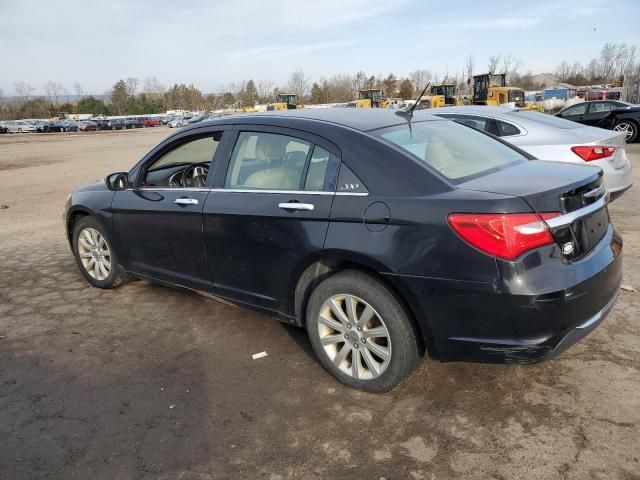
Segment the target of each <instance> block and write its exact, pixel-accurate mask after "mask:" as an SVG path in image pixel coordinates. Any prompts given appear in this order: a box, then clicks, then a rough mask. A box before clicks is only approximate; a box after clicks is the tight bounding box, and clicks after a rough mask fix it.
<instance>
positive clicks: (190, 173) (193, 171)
mask: <svg viewBox="0 0 640 480" xmlns="http://www.w3.org/2000/svg"><path fill="white" fill-rule="evenodd" d="M208 173H209V162H200V163H192V164H191V165H189V166H188V167H187V168H185V169H184V170H183V171H182V179H181V182H182V186H183V187H204V182H205V181H206V180H207V174H208Z"/></svg>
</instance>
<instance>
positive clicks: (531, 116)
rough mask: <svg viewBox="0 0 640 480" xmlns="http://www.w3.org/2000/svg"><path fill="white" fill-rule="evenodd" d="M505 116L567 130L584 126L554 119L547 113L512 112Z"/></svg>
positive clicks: (561, 119) (557, 118)
mask: <svg viewBox="0 0 640 480" xmlns="http://www.w3.org/2000/svg"><path fill="white" fill-rule="evenodd" d="M504 114H505V115H508V116H510V117H511V116H513V117H514V118H516V117H519V118H524V119H527V120H533V121H534V122H539V123H544V124H545V125H549V126H550V127H555V128H563V129H565V130H567V129H570V128H580V127H583V126H584V125H582V124H580V123H576V122H572V121H571V120H565V119H564V118H559V117H554V116H553V115H549V114H547V113H540V112H532V111H531V110H514V111H512V112H504Z"/></svg>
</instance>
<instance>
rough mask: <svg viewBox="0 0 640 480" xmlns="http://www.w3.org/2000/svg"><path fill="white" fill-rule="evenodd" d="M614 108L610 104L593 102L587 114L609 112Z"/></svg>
mask: <svg viewBox="0 0 640 480" xmlns="http://www.w3.org/2000/svg"><path fill="white" fill-rule="evenodd" d="M614 108H616V107H615V105H614V104H613V103H612V102H593V103H592V104H591V108H590V109H589V113H602V112H610V111H611V110H613V109H614Z"/></svg>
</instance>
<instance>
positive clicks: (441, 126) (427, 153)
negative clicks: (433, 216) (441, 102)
mask: <svg viewBox="0 0 640 480" xmlns="http://www.w3.org/2000/svg"><path fill="white" fill-rule="evenodd" d="M372 133H373V134H374V135H377V136H378V137H379V138H381V139H383V140H384V141H386V142H388V143H390V144H392V145H395V146H398V147H400V148H402V149H403V150H405V151H406V152H408V153H409V154H410V155H411V156H413V157H414V158H417V159H418V160H419V161H421V162H422V163H424V164H425V165H427V166H429V167H431V168H433V169H435V170H437V171H438V172H440V173H441V174H442V175H444V176H445V177H447V178H448V179H449V180H451V181H452V182H453V183H461V182H465V181H467V180H471V179H472V178H476V177H479V176H483V175H487V174H489V173H492V172H495V171H497V170H502V169H504V168H507V167H510V166H512V165H515V164H517V163H523V162H526V161H528V160H527V158H526V157H524V156H523V155H522V154H520V153H519V152H518V151H517V150H514V149H513V148H511V147H509V146H507V145H505V144H503V143H501V142H499V141H497V140H494V139H493V138H491V137H489V136H488V135H486V134H484V133H482V132H479V131H476V130H474V129H472V128H468V127H466V126H464V125H460V124H458V123H455V122H450V121H427V122H415V123H412V124H411V130H410V129H409V126H408V125H397V126H395V127H389V128H385V129H382V130H377V131H375V132H372Z"/></svg>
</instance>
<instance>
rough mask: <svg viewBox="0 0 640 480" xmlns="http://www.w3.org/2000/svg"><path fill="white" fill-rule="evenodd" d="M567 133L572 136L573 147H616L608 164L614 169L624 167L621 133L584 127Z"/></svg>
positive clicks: (622, 135)
mask: <svg viewBox="0 0 640 480" xmlns="http://www.w3.org/2000/svg"><path fill="white" fill-rule="evenodd" d="M569 133H570V134H571V135H572V136H574V138H575V141H574V144H575V145H607V146H611V147H616V151H615V153H614V154H613V155H612V156H611V157H609V159H608V160H609V163H610V164H611V166H612V167H613V168H615V169H620V168H623V167H624V166H625V165H626V163H627V155H626V150H625V147H626V135H625V134H624V133H623V132H615V131H613V130H605V129H602V128H596V127H588V126H584V127H580V128H575V129H572V130H570V131H569Z"/></svg>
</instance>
